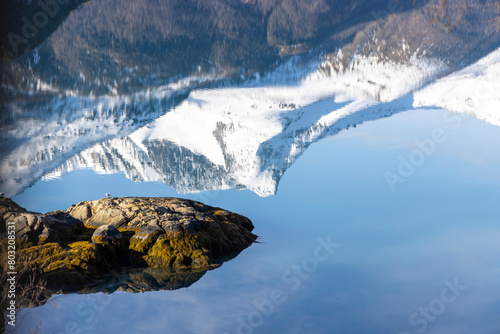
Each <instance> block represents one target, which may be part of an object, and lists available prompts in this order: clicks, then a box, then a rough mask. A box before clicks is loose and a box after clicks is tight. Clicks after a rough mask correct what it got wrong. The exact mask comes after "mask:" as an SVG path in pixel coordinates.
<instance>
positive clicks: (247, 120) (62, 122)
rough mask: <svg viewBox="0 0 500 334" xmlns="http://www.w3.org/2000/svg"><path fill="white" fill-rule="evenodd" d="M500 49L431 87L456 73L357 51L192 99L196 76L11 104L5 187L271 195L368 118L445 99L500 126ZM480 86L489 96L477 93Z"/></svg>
mask: <svg viewBox="0 0 500 334" xmlns="http://www.w3.org/2000/svg"><path fill="white" fill-rule="evenodd" d="M499 54H500V51H497V52H494V53H492V54H490V55H489V56H488V57H486V58H484V59H483V60H481V61H480V62H478V63H476V64H474V65H472V66H471V67H468V68H466V69H464V70H462V71H460V72H457V73H455V74H452V75H450V76H448V77H446V78H444V79H441V80H438V81H436V82H435V83H433V84H431V85H430V86H428V87H425V84H426V82H428V81H430V80H431V78H432V77H433V76H436V75H438V74H439V73H441V72H442V71H444V70H446V67H444V66H443V65H442V64H440V63H439V62H433V63H428V62H424V61H422V62H415V63H414V64H413V65H408V64H406V65H404V64H399V65H398V64H396V63H390V62H385V63H379V62H372V61H371V60H369V59H368V58H359V57H358V58H356V57H355V58H353V62H354V63H353V64H351V65H352V66H350V67H349V68H348V69H344V70H343V71H340V72H332V73H328V71H326V70H325V68H328V66H333V65H332V60H331V59H330V60H327V61H325V62H324V63H321V64H315V65H314V64H313V65H311V63H307V64H305V65H300V64H298V63H294V62H293V59H292V61H290V62H288V63H286V64H285V65H284V66H282V67H279V68H278V69H276V71H275V72H273V73H271V74H269V75H268V76H266V77H255V78H254V79H253V81H252V82H250V83H249V84H248V85H247V86H245V87H240V88H218V89H212V90H195V91H191V93H190V94H189V95H187V94H186V91H185V90H184V88H185V89H191V88H190V87H192V85H191V83H189V82H187V83H184V84H176V85H171V86H168V87H162V88H159V89H157V90H154V91H147V92H142V93H140V94H135V95H134V96H121V97H111V96H105V97H99V98H93V97H89V98H76V97H72V96H71V95H68V96H66V97H64V98H62V99H56V98H55V97H54V98H52V100H50V101H48V102H47V101H42V102H43V103H40V102H39V101H38V102H33V103H34V105H33V106H29V105H21V104H20V103H12V104H8V105H7V110H5V111H6V113H3V116H4V115H8V117H5V118H4V120H3V124H2V130H5V131H2V134H1V136H2V140H3V143H5V145H2V152H3V154H2V161H1V171H2V181H1V183H0V186H1V188H2V191H3V192H5V193H7V194H9V195H13V194H15V193H19V192H20V191H22V190H23V189H24V188H26V187H27V186H29V185H30V184H32V183H33V182H35V181H36V180H37V179H39V178H40V177H46V178H50V177H57V176H58V175H61V174H62V173H65V172H69V171H71V170H74V169H78V168H93V169H94V170H96V171H98V172H101V173H114V172H118V171H123V172H125V173H126V175H127V177H129V178H130V179H132V180H135V181H161V182H165V183H167V184H169V185H171V186H172V187H174V188H175V189H176V190H178V191H179V192H195V191H203V190H213V189H226V188H230V187H234V186H237V187H240V188H241V187H244V188H248V189H250V190H252V191H254V192H256V193H257V194H259V195H261V196H267V195H270V194H273V193H275V192H276V188H277V184H278V182H279V180H280V178H281V176H282V175H283V173H284V172H285V171H286V169H287V168H288V167H289V166H290V165H291V164H292V163H293V162H294V161H295V159H296V158H297V157H298V156H299V155H300V154H301V153H302V152H303V151H304V150H305V149H306V148H307V147H308V146H309V145H310V144H311V143H313V142H315V141H317V140H319V139H321V138H323V137H325V136H328V135H333V134H336V133H338V132H339V131H342V130H344V129H348V128H349V127H351V126H355V125H357V124H361V123H363V122H364V121H367V120H375V119H379V118H382V117H387V116H390V115H392V114H394V113H397V112H400V111H404V110H409V109H412V108H414V107H420V106H431V107H432V106H437V107H443V108H447V109H450V110H453V111H459V112H469V113H472V114H475V115H476V116H477V117H479V118H481V119H484V120H486V121H488V122H491V123H492V124H500V122H499V117H498V115H496V112H497V110H498V107H496V108H495V106H498V103H499V101H500V100H499V98H500V89H496V88H495V87H497V88H498V85H499V81H498V80H499V79H498V78H499V77H500V76H499V75H498V74H499V72H500V69H499V67H498V64H500V58H499ZM338 59H339V60H340V59H343V57H342V55H341V54H339V58H338ZM391 64H392V65H391ZM301 66H302V67H301ZM311 66H315V67H314V68H316V69H317V70H316V71H311ZM306 73H311V74H309V75H306ZM401 73H403V74H404V76H401V75H400V74H401ZM300 78H303V79H300ZM402 78H403V79H402ZM285 83H287V84H288V86H285V85H284V84H285ZM270 84H272V85H270ZM276 84H282V86H279V85H278V86H277V85H276ZM485 85H486V86H485ZM422 86H424V88H422V89H421V90H419V91H417V92H416V93H415V94H414V95H413V96H412V95H411V94H410V95H407V94H408V93H409V92H411V91H414V90H418V89H419V87H422ZM478 87H479V88H478ZM481 87H486V88H487V90H486V91H487V92H488V96H486V95H485V94H482V95H481V94H477V92H481V91H482V90H481V89H482V88H481ZM488 87H489V88H488ZM492 87H493V89H491V88H492ZM474 89H475V91H476V94H472V96H471V93H470V92H471V91H472V92H474ZM441 92H444V93H446V94H442V93H441ZM186 97H187V98H186ZM181 99H185V100H184V101H183V102H181V103H180V104H179V105H177V106H176V107H174V108H173V109H172V110H171V111H169V112H167V113H165V112H166V111H168V110H169V109H171V108H172V107H173V106H175V105H176V103H178V101H180V100H181ZM376 99H379V100H378V101H377V100H376ZM40 106H41V107H40ZM113 138H114V139H113Z"/></svg>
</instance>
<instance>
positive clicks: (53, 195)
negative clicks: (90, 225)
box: [13, 110, 500, 334]
mask: <svg viewBox="0 0 500 334" xmlns="http://www.w3.org/2000/svg"><path fill="white" fill-rule="evenodd" d="M451 117H453V118H451ZM450 119H451V120H450ZM436 129H441V138H443V139H444V140H442V141H441V142H439V143H436V142H434V148H433V150H432V153H430V154H426V153H423V154H419V153H418V152H417V153H415V152H416V151H421V152H422V150H421V149H419V146H418V145H417V144H416V143H415V140H418V141H420V142H427V143H428V140H431V139H432V133H433V131H435V130H436ZM498 143H500V129H499V128H498V127H496V126H493V125H488V124H486V123H484V122H482V121H479V120H477V119H475V118H472V117H469V118H467V117H465V116H461V115H458V114H449V113H448V112H447V111H444V110H416V111H408V112H404V113H401V114H398V115H396V116H393V117H391V118H388V119H383V120H378V121H376V122H369V123H365V124H363V125H361V126H358V127H357V128H355V129H350V130H348V131H344V132H342V133H340V134H339V135H336V136H333V137H329V138H326V139H324V140H322V141H320V142H318V143H315V144H313V145H312V146H311V147H310V148H309V149H308V150H307V151H306V152H305V153H304V154H303V155H302V156H301V157H300V158H299V159H298V160H297V161H296V162H295V163H294V164H293V165H292V166H291V168H290V169H289V170H287V172H286V173H285V175H284V176H283V178H282V179H281V181H280V184H279V187H278V193H277V194H276V195H275V196H270V197H266V198H261V197H258V196H257V195H255V194H254V193H252V192H250V191H248V190H240V191H239V190H235V189H232V190H227V191H214V192H207V193H200V194H177V193H176V192H175V191H174V190H173V189H171V188H169V187H167V186H166V185H164V184H161V183H134V182H132V181H130V180H128V179H126V178H125V176H124V175H122V174H114V175H98V174H95V173H94V172H93V171H88V170H83V171H75V172H72V173H70V174H68V175H64V176H63V177H61V178H60V179H56V180H50V181H39V182H37V183H36V184H35V185H34V186H33V187H31V188H29V189H27V190H26V191H24V192H23V193H22V194H20V195H18V196H16V197H14V198H13V199H14V200H15V201H17V202H18V203H19V204H20V205H22V206H25V207H27V208H28V209H30V210H33V211H40V212H46V211H50V210H54V209H66V208H67V207H69V206H70V205H71V204H72V203H76V202H78V201H83V200H91V199H97V198H100V197H103V195H104V194H105V193H106V192H108V193H110V194H111V195H113V196H179V197H186V198H192V199H196V200H199V201H202V202H205V203H207V204H210V205H213V206H219V207H223V208H225V209H229V210H232V211H235V212H237V213H240V214H243V215H245V216H247V217H249V218H250V219H251V220H252V221H253V223H254V225H255V230H254V233H256V234H257V235H259V241H260V242H261V243H257V244H254V245H252V246H251V247H249V248H248V249H246V250H244V251H243V252H242V253H241V254H240V255H239V256H238V257H236V258H235V259H233V260H232V261H229V262H226V263H225V264H224V265H223V266H222V267H220V268H218V269H216V270H213V271H209V272H207V273H206V274H205V275H204V276H203V277H202V278H201V279H200V280H199V281H198V282H196V283H194V284H193V285H192V286H191V287H189V288H183V289H180V290H175V291H159V292H146V293H138V294H132V293H125V292H115V293H113V294H108V295H105V294H101V293H99V294H90V295H80V294H69V295H58V296H55V297H53V298H52V299H51V300H50V301H49V303H47V304H45V305H43V306H41V307H38V308H35V309H30V310H25V315H26V316H25V318H24V321H23V323H22V325H21V328H19V329H18V331H19V332H20V333H25V332H28V328H30V327H31V328H34V327H35V326H37V325H39V324H40V323H41V331H40V333H384V334H386V333H394V334H406V333H412V334H413V333H424V332H425V333H455V334H459V333H467V334H469V333H478V334H486V333H488V334H489V333H498V331H499V329H500V288H499V287H498V282H500V242H499V241H498V240H499V236H500V215H499V212H498V203H499V201H500V174H499V171H500V144H498ZM410 157H413V158H414V159H417V160H414V161H417V162H418V165H413V166H412V167H413V170H411V172H409V173H408V174H410V175H407V176H405V177H403V179H404V182H398V183H396V184H393V187H392V188H391V186H390V184H389V183H388V182H387V179H386V175H387V172H391V173H393V174H395V175H398V174H397V173H398V168H400V164H401V161H402V160H405V161H409V159H410ZM418 158H420V160H418ZM405 175H406V174H405ZM400 177H401V176H400Z"/></svg>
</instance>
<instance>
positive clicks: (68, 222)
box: [0, 197, 257, 289]
mask: <svg viewBox="0 0 500 334" xmlns="http://www.w3.org/2000/svg"><path fill="white" fill-rule="evenodd" d="M8 225H15V229H16V242H17V249H18V259H19V260H23V261H28V262H29V263H30V264H31V265H33V266H34V267H36V268H39V269H40V271H41V275H40V278H42V279H44V280H46V282H47V287H49V288H57V289H61V288H62V289H68V288H75V287H77V286H80V287H83V286H86V285H89V284H92V283H95V282H96V281H97V280H99V279H100V278H102V277H103V275H106V274H109V273H110V272H112V271H114V270H118V269H119V268H123V267H137V268H163V269H168V270H170V269H172V270H177V271H179V270H181V271H182V270H196V271H200V270H210V269H213V268H217V267H218V266H220V265H221V261H220V258H222V257H224V256H230V255H231V254H233V253H238V252H241V251H242V250H243V249H245V248H247V247H248V246H250V245H251V244H252V243H254V242H255V241H256V239H257V236H256V235H254V234H253V233H252V232H251V231H252V230H253V224H252V222H251V221H250V220H249V219H248V218H246V217H243V216H241V215H238V214H236V213H233V212H230V211H227V210H223V209H221V208H216V207H212V206H208V205H205V204H203V203H200V202H196V201H191V200H186V199H179V198H168V197H165V198H163V197H121V198H118V197H105V198H102V199H99V200H94V201H85V202H80V203H78V204H75V205H72V206H71V207H70V208H69V209H67V210H63V211H51V212H48V213H46V214H41V213H34V212H29V211H27V210H26V209H24V208H21V207H20V206H19V205H17V204H16V203H15V202H13V201H12V200H10V199H8V198H5V197H0V226H1V229H0V233H2V234H4V235H5V233H6V230H7V226H8ZM3 240H6V239H5V238H3Z"/></svg>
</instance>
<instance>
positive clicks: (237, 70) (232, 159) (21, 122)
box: [0, 0, 500, 196]
mask: <svg viewBox="0 0 500 334" xmlns="http://www.w3.org/2000/svg"><path fill="white" fill-rule="evenodd" d="M437 2H438V1H417V2H416V3H415V4H413V1H409V0H408V1H399V2H398V1H392V2H391V1H389V2H387V1H385V0H384V1H382V0H377V1H360V0H358V1H357V0H350V1H334V0H317V1H313V2H305V1H300V0H257V1H246V0H224V1H223V0H213V1H201V0H189V1H184V0H182V1H181V0H168V1H159V0H142V1H134V2H130V1H124V0H111V1H109V0H106V1H104V0H92V1H91V2H89V3H86V4H84V5H82V6H80V7H78V8H77V9H76V10H74V11H73V12H72V13H71V14H70V15H69V16H68V17H67V19H66V20H64V21H63V22H62V23H61V24H60V25H59V27H58V29H57V30H56V31H55V32H54V33H53V34H52V35H51V36H50V37H49V38H48V39H47V40H46V41H45V42H43V43H42V44H41V45H40V46H39V47H38V48H37V49H36V50H35V51H34V53H33V54H27V55H24V56H21V57H19V58H17V59H15V60H13V61H2V62H0V79H1V87H0V97H1V103H0V117H1V119H0V130H1V131H0V142H1V146H0V171H1V175H0V190H1V191H2V192H4V193H6V194H7V195H8V196H13V195H15V194H18V193H20V192H22V191H23V190H24V189H26V188H27V187H29V186H31V185H32V184H34V182H36V181H37V180H39V179H40V178H43V177H56V176H58V175H61V173H64V172H68V171H71V170H74V169H76V168H83V167H92V168H94V169H96V170H100V171H102V172H106V173H110V172H114V171H124V172H125V173H126V174H127V176H128V177H130V178H131V179H133V180H138V181H140V180H157V181H162V182H165V183H167V184H169V185H171V186H172V187H174V188H175V189H177V190H178V191H180V192H191V191H203V190H207V189H226V188H229V187H233V186H237V187H240V188H241V187H246V188H249V189H252V190H254V191H256V192H257V193H258V194H260V195H263V196H267V195H270V194H273V193H275V192H276V187H277V184H278V182H279V179H280V177H281V176H282V175H283V173H284V172H285V170H286V169H287V168H288V167H289V166H290V165H291V163H292V162H293V161H295V159H296V157H298V156H299V155H300V153H301V152H303V151H304V150H305V149H306V148H307V147H308V145H310V144H311V143H313V142H314V141H316V140H318V139H320V138H322V137H324V136H326V135H329V134H334V133H337V132H339V131H341V130H343V129H348V128H349V127H350V126H352V125H356V124H361V123H362V122H364V121H365V120H366V119H370V120H373V119H378V118H380V117H385V116H388V115H391V114H393V113H394V112H393V109H394V108H396V109H397V110H401V108H402V107H401V105H398V106H395V105H394V103H393V102H395V101H398V99H399V98H401V97H402V96H405V95H406V94H409V93H411V92H413V91H415V90H417V89H419V88H421V87H423V86H425V85H426V84H428V83H429V82H432V81H433V80H436V79H437V78H440V77H443V76H445V75H447V74H449V73H451V72H453V71H456V70H458V69H461V68H463V67H464V66H466V65H467V64H470V63H472V62H475V61H477V60H478V59H480V58H481V57H483V56H484V55H486V54H487V53H489V52H491V51H492V50H494V49H496V48H498V47H499V46H500V36H499V34H498V32H497V28H498V19H499V17H498V15H497V2H496V1H493V0H485V1H482V0H469V1H465V0H460V1H455V2H453V3H449V4H448V7H446V9H442V10H441V11H438V12H437V13H438V14H437V15H436V16H433V14H432V13H435V12H433V11H432V9H435V5H436V4H437ZM464 6H465V7H464ZM464 8H466V10H464ZM433 22H434V23H433ZM458 23H459V24H458ZM35 56H36V57H35ZM35 58H36V59H35ZM35 60H36V61H35ZM322 81H324V82H322ZM304 82H306V83H307V82H312V83H313V84H314V83H315V82H316V83H317V84H320V85H322V86H321V87H323V88H324V87H325V86H326V87H331V89H330V90H329V91H325V90H324V89H323V90H321V89H320V88H318V86H314V85H313V86H311V87H310V89H309V88H308V89H306V90H302V91H297V92H296V94H298V95H304V96H305V95H314V96H315V98H314V99H309V100H308V101H303V103H302V102H301V103H298V102H294V99H293V98H292V97H290V96H287V95H286V92H283V94H285V95H284V96H273V97H270V98H269V100H266V99H261V98H260V97H259V96H260V95H265V94H266V93H265V91H266V90H268V91H276V92H280V90H279V89H276V88H275V87H281V86H288V87H299V86H301V85H304ZM227 86H231V87H234V86H239V87H244V88H250V89H252V87H268V88H266V89H265V90H264V91H262V92H257V93H256V95H255V96H254V97H250V96H248V95H245V94H246V93H245V92H244V91H243V90H242V91H241V93H240V92H237V94H240V95H241V96H242V97H243V98H245V99H249V100H252V99H253V100H254V101H255V103H256V104H259V106H256V105H254V103H253V102H252V103H247V104H245V105H244V106H241V107H239V106H238V105H239V102H238V99H239V98H240V97H239V96H237V94H236V95H234V96H233V97H232V103H233V104H232V106H229V107H228V108H229V109H231V108H233V110H232V111H231V110H223V108H224V107H222V105H223V102H224V99H221V100H220V101H218V102H216V103H215V104H214V103H212V104H210V103H209V105H210V106H212V107H213V106H216V105H217V103H219V104H220V105H221V107H220V108H219V107H213V108H212V109H213V110H212V111H211V113H209V114H211V115H214V117H213V118H212V120H214V121H215V123H213V124H211V125H210V132H211V134H210V135H209V136H208V135H207V137H206V138H204V139H207V140H209V141H210V142H212V144H213V145H212V148H213V149H215V150H216V151H217V152H216V153H214V152H208V153H207V152H203V150H204V149H205V148H203V147H198V146H200V145H201V144H199V143H202V142H203V140H204V139H201V140H199V139H196V138H190V142H189V143H183V142H181V141H179V140H176V138H170V137H168V136H166V137H168V138H166V137H165V135H164V134H160V135H158V133H160V132H162V131H163V132H164V130H162V129H163V128H165V127H166V126H165V125H164V124H162V125H161V126H159V125H155V124H153V122H155V121H156V120H157V119H159V118H160V117H163V116H164V115H166V114H169V113H170V112H172V111H175V110H176V108H177V106H182V104H183V101H184V102H186V103H187V105H188V106H189V108H191V107H192V109H193V110H197V109H196V108H198V105H201V104H202V103H204V102H203V101H202V102H200V103H197V102H196V101H195V98H194V97H193V96H191V95H192V94H193V93H192V92H197V91H200V89H206V88H223V87H227ZM318 89H320V90H321V91H322V93H321V94H319V95H318V94H316V93H315V92H316V91H317V90H318ZM214 92H215V91H214ZM216 95H217V94H216ZM316 95H317V96H316ZM333 96H343V97H342V99H343V100H344V101H351V102H352V103H355V101H356V99H358V98H362V99H366V98H368V99H371V100H376V101H382V102H384V103H386V104H384V105H381V106H380V107H379V108H380V111H379V112H374V111H373V109H366V108H369V107H370V106H369V105H367V106H366V108H360V109H357V110H350V111H349V113H348V114H345V115H343V116H342V118H341V119H340V118H338V119H336V120H334V121H332V122H326V123H325V122H320V123H318V122H316V121H318V120H320V119H321V117H326V118H328V117H330V118H332V117H333V118H335V117H334V116H333V115H335V112H336V110H340V112H341V113H342V108H343V106H342V105H341V104H340V103H339V104H331V105H327V107H326V109H328V110H326V109H324V110H319V109H318V108H315V107H314V105H316V106H317V105H321V103H320V102H318V101H323V100H325V99H328V98H332V97H333ZM204 98H205V99H209V97H206V96H205V97H204ZM400 102H401V101H400ZM266 103H269V105H266ZM316 103H319V104H316ZM396 103H399V102H396ZM299 104H300V105H299ZM403 104H404V105H405V108H411V107H412V106H411V103H409V102H408V101H405V102H404V103H403ZM309 105H312V106H313V107H308V106H309ZM269 106H272V112H271V114H270V115H267V116H266V115H264V114H263V113H262V112H263V111H265V110H268V109H269ZM189 108H184V109H182V110H184V112H187V113H189V112H190V110H191V109H189ZM217 108H218V109H217ZM235 109H238V110H240V111H241V110H243V112H246V115H244V114H242V113H240V114H238V116H237V117H236V118H235V117H233V116H229V115H231V113H232V115H235ZM364 109H366V110H364ZM308 114H309V115H308ZM197 115H198V116H200V115H205V114H203V113H198V114H197ZM249 115H260V116H256V118H257V119H259V122H261V123H259V124H258V125H255V124H253V123H246V122H247V120H248V119H247V118H248V117H247V116H249ZM328 115H330V116H328ZM365 115H366V118H363V117H365ZM310 117H316V120H311V119H309V118H310ZM198 118H200V117H198ZM249 119H250V121H251V117H250V118H249ZM266 120H269V122H267V121H266ZM196 122H197V119H196V118H193V119H192V123H189V122H187V123H186V122H184V123H182V127H184V130H185V131H187V132H192V133H195V131H193V130H192V129H193V126H194V125H196V124H197V123H196ZM171 124H178V126H179V127H180V126H181V125H180V124H179V123H175V122H174V121H172V122H171ZM167 127H168V126H167ZM148 128H151V129H153V128H154V129H156V130H155V131H156V134H155V135H154V136H153V137H151V138H149V137H148V138H143V139H145V141H143V140H142V139H141V138H136V139H134V140H132V139H131V138H130V137H129V136H130V135H132V134H133V133H134V132H136V131H143V132H144V131H145V132H147V131H149V130H147V129H148ZM170 129H171V131H170V132H172V133H174V131H173V130H174V129H173V128H172V126H170ZM259 129H267V130H265V131H264V132H265V135H262V133H261V131H260V130H259ZM268 130H269V131H268ZM238 131H240V133H245V131H247V133H246V134H247V137H246V138H250V139H251V140H252V142H253V144H252V145H253V146H252V148H251V149H250V150H249V151H248V150H247V151H246V152H245V151H244V150H243V149H241V150H240V151H238V148H237V147H236V146H238V145H241V146H245V145H246V144H244V142H245V140H246V139H245V138H243V137H238V136H237V135H236V134H237V133H238ZM196 142H197V143H196ZM193 147H194V148H193ZM214 154H215V155H214ZM249 161H250V162H251V164H249ZM248 173H250V174H248ZM248 175H250V176H248Z"/></svg>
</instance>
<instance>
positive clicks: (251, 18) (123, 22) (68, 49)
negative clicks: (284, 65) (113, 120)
mask: <svg viewBox="0 0 500 334" xmlns="http://www.w3.org/2000/svg"><path fill="white" fill-rule="evenodd" d="M439 2H440V1H437V0H435V1H427V0H425V1H424V0H419V1H416V2H415V1H410V0H402V1H396V0H391V1H386V0H376V1H361V0H348V1H338V0H314V1H301V0H255V1H248V0H211V1H204V0H203V1H202V0H168V1H160V0H141V1H126V0H92V1H90V2H89V3H86V4H84V5H83V6H80V7H79V8H78V10H76V11H74V12H73V13H72V14H71V15H70V16H69V17H68V19H67V20H66V21H64V23H63V24H62V25H61V26H60V27H59V29H58V30H57V31H56V32H55V33H54V34H53V35H52V36H51V37H50V38H49V39H48V40H47V41H46V42H45V43H44V44H42V45H41V46H40V47H39V48H38V49H37V54H38V55H39V61H38V62H37V63H36V64H34V62H33V61H30V65H31V66H29V68H27V66H26V62H27V61H28V60H29V59H30V57H29V55H27V56H23V57H21V58H20V59H18V60H17V61H15V62H11V63H5V62H4V63H2V77H1V79H2V85H3V86H8V87H11V88H13V89H14V90H16V88H21V87H23V88H29V87H32V85H33V80H35V81H36V78H38V79H40V80H42V81H43V82H46V83H50V85H52V86H53V87H56V88H61V89H77V90H78V91H81V92H86V93H89V92H93V93H94V94H100V93H112V92H114V91H116V92H118V93H124V92H130V91H135V90H137V89H141V88H144V86H145V85H158V84H165V83H166V82H169V81H171V80H172V78H178V77H181V76H187V75H192V74H195V73H199V72H205V73H206V72H212V71H219V72H222V73H224V75H225V76H230V75H234V74H237V75H238V76H239V75H240V74H252V73H254V72H256V71H265V70H268V69H270V68H271V67H272V66H274V64H275V62H276V61H280V60H281V56H284V55H289V54H293V53H305V52H307V51H309V50H312V49H314V48H316V49H317V50H316V52H315V53H316V54H317V53H318V52H320V53H325V52H326V53H330V52H333V51H335V50H337V49H338V48H339V47H343V45H345V44H349V43H351V42H353V41H354V42H355V45H354V48H356V49H357V50H359V51H362V52H364V53H365V54H369V53H370V52H375V51H377V50H378V52H382V53H384V54H385V55H387V56H388V57H390V56H391V52H388V51H390V50H392V51H393V50H394V49H399V46H400V45H399V43H400V42H401V39H402V38H405V39H406V40H407V41H409V43H410V45H409V46H410V48H411V49H410V51H412V52H411V54H414V53H415V51H417V50H419V53H420V54H423V53H424V51H425V54H426V55H427V56H438V57H449V59H448V60H449V61H450V62H452V63H455V64H458V63H460V62H462V61H464V60H468V61H469V62H470V61H471V59H467V58H469V57H470V56H471V54H470V53H471V52H472V53H473V54H474V55H473V58H477V57H478V56H481V55H484V54H485V53H487V52H488V51H490V50H491V49H492V47H493V45H495V44H496V45H498V38H492V36H493V33H494V32H495V30H496V28H497V21H496V20H495V18H496V14H497V7H496V6H497V3H496V1H493V0H487V1H482V0H469V1H464V0H460V1H454V2H451V3H449V4H448V7H447V8H446V10H445V9H443V10H442V12H439V13H440V14H439V15H438V17H437V18H436V19H435V20H434V17H433V14H432V13H433V12H432V9H433V8H434V7H435V6H436V5H437V4H438V3H439ZM464 6H466V8H464ZM433 20H434V21H437V22H436V23H435V24H431V22H432V21H433ZM441 21H442V22H441ZM455 25H456V26H455ZM451 28H453V29H451ZM360 33H362V34H360ZM368 39H371V40H372V41H371V43H370V41H368ZM376 40H379V41H382V40H383V41H384V43H380V44H378V45H373V41H376ZM318 48H319V49H318ZM450 53H451V54H452V56H451V57H450ZM313 56H314V54H313ZM34 65H36V66H34Z"/></svg>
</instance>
